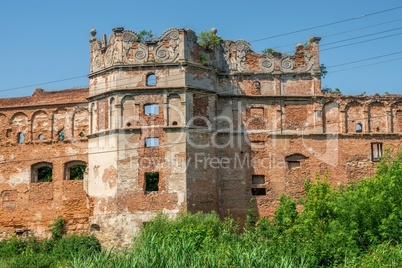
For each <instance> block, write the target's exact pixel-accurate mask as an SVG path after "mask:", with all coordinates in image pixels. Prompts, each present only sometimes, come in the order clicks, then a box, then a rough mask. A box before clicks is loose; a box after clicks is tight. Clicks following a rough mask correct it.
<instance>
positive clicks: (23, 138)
mask: <svg viewBox="0 0 402 268" xmlns="http://www.w3.org/2000/svg"><path fill="white" fill-rule="evenodd" d="M17 138H18V144H23V143H24V141H25V135H24V133H22V132H19V133H18V135H17Z"/></svg>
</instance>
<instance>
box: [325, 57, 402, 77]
mask: <svg viewBox="0 0 402 268" xmlns="http://www.w3.org/2000/svg"><path fill="white" fill-rule="evenodd" d="M397 60H402V58H395V59H390V60H385V61H380V62H375V63H370V64H365V65H360V66H356V67H351V68H346V69H341V70H336V71H331V74H332V73H338V72H343V71H348V70H353V69H359V68H363V67H366V66H371V65H377V64H381V63H385V62H391V61H397Z"/></svg>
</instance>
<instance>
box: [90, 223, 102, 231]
mask: <svg viewBox="0 0 402 268" xmlns="http://www.w3.org/2000/svg"><path fill="white" fill-rule="evenodd" d="M89 230H90V231H92V232H95V231H96V232H99V231H100V226H99V225H98V224H96V223H93V224H91V226H90V227H89Z"/></svg>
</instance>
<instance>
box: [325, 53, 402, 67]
mask: <svg viewBox="0 0 402 268" xmlns="http://www.w3.org/2000/svg"><path fill="white" fill-rule="evenodd" d="M401 53H402V51H398V52H394V53H389V54H385V55H380V56H375V57H371V58H366V59H362V60H355V61H350V62H346V63H341V64H336V65H332V66H328V67H326V68H327V69H329V68H334V67H339V66H343V65H349V64H353V63H358V62H363V61H368V60H373V59H378V58H383V57H388V56H391V55H396V54H401Z"/></svg>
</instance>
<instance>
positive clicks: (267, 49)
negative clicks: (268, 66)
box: [261, 47, 275, 54]
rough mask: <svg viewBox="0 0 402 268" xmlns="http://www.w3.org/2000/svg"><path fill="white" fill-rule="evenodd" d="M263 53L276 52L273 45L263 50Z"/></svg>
mask: <svg viewBox="0 0 402 268" xmlns="http://www.w3.org/2000/svg"><path fill="white" fill-rule="evenodd" d="M261 52H262V54H273V53H274V52H275V50H274V49H273V48H271V47H269V48H264V49H263V50H262V51H261Z"/></svg>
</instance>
